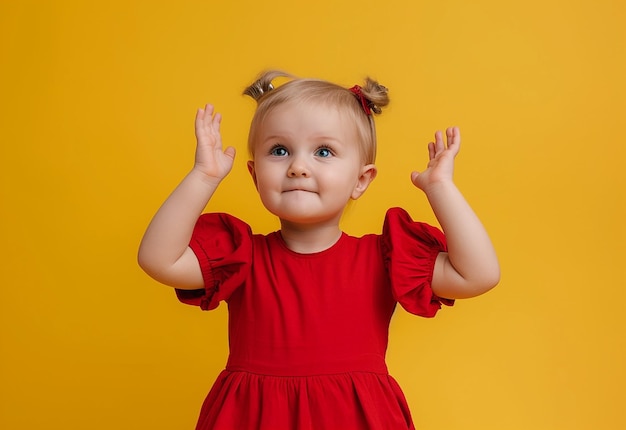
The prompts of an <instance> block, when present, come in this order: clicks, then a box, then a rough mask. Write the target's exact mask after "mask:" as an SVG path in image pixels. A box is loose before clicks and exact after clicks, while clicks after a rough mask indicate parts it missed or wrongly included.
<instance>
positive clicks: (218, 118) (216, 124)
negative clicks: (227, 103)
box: [212, 113, 222, 133]
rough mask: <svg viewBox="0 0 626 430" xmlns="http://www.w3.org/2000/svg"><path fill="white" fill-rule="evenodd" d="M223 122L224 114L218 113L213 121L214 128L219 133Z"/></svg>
mask: <svg viewBox="0 0 626 430" xmlns="http://www.w3.org/2000/svg"><path fill="white" fill-rule="evenodd" d="M221 124H222V114H221V113H216V114H215V116H214V117H213V122H212V126H213V130H214V131H215V132H217V133H219V132H220V125H221Z"/></svg>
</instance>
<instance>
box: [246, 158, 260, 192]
mask: <svg viewBox="0 0 626 430" xmlns="http://www.w3.org/2000/svg"><path fill="white" fill-rule="evenodd" d="M248 172H250V176H252V180H253V181H254V187H255V188H256V189H257V190H258V189H259V186H258V184H257V182H256V173H255V171H254V160H248Z"/></svg>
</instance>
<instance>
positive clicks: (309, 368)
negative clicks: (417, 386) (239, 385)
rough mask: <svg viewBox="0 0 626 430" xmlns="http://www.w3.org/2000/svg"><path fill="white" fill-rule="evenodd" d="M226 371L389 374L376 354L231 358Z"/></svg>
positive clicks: (306, 374)
mask: <svg viewBox="0 0 626 430" xmlns="http://www.w3.org/2000/svg"><path fill="white" fill-rule="evenodd" d="M226 370H229V371H240V372H249V373H256V374H260V375H271V376H314V375H333V374H339V373H350V372H371V373H378V374H385V375H386V374H388V370H387V365H386V363H385V359H384V357H381V356H379V355H374V354H370V355H362V356H359V357H351V358H350V359H343V360H341V359H335V360H324V361H315V360H298V361H288V360H285V361H280V360H276V361H272V362H266V361H262V360H258V359H255V358H253V357H248V358H246V359H242V358H241V357H233V356H230V357H229V358H228V363H227V365H226Z"/></svg>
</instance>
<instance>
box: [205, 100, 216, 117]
mask: <svg viewBox="0 0 626 430" xmlns="http://www.w3.org/2000/svg"><path fill="white" fill-rule="evenodd" d="M213 109H214V108H213V105H212V104H209V103H207V104H206V105H205V106H204V119H205V120H206V121H208V120H210V119H211V118H212V117H213Z"/></svg>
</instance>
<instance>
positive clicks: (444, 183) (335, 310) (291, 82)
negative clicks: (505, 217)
mask: <svg viewBox="0 0 626 430" xmlns="http://www.w3.org/2000/svg"><path fill="white" fill-rule="evenodd" d="M277 77H284V78H287V79H288V81H287V82H286V83H284V84H283V85H280V86H277V88H274V86H273V85H272V82H273V81H274V80H275V78H277ZM245 94H247V95H250V96H252V97H253V98H255V99H256V101H257V103H258V105H257V110H256V112H255V115H254V118H253V119H252V123H251V126H250V133H249V141H248V149H249V152H250V156H251V160H250V161H249V162H248V170H249V172H250V174H251V176H252V180H253V181H254V184H255V186H256V188H257V190H258V192H259V195H260V197H261V201H262V203H263V205H264V206H265V208H267V210H269V211H270V212H271V213H273V214H274V215H276V216H277V217H278V218H279V220H280V230H279V231H276V232H273V233H270V234H268V235H260V234H254V233H252V231H251V229H250V227H249V226H248V225H247V224H246V223H245V222H243V221H241V220H239V219H237V218H235V217H233V216H230V215H227V214H223V213H210V214H204V215H201V213H202V211H203V210H204V207H205V206H206V204H207V203H208V202H209V200H210V198H211V196H212V195H213V193H214V192H215V190H216V188H217V187H218V185H219V184H220V182H221V180H222V179H224V177H225V176H226V175H227V174H228V173H229V172H230V170H231V168H232V165H233V160H234V157H235V150H234V148H232V147H226V148H225V149H224V148H223V147H222V142H221V137H220V121H221V116H220V114H219V113H215V112H214V109H213V106H211V105H206V107H205V108H204V109H199V110H198V113H197V115H196V138H197V148H196V155H195V165H194V167H193V169H192V170H191V172H190V173H189V174H188V175H187V176H186V177H185V178H184V179H183V181H182V182H181V184H180V185H179V186H178V187H177V188H176V190H175V191H174V192H173V193H172V194H171V195H170V197H168V199H167V200H166V201H165V203H164V204H163V206H162V207H161V208H160V209H159V210H158V212H157V213H156V215H155V217H154V219H153V220H152V222H151V224H150V226H149V227H148V229H147V231H146V233H145V236H144V238H143V241H142V243H141V246H140V250H139V263H140V265H141V267H142V268H143V269H144V270H145V271H146V272H147V273H148V274H149V275H150V276H152V277H153V278H154V279H156V280H157V281H159V282H162V283H164V284H167V285H170V286H172V287H174V288H175V289H176V293H177V296H178V298H179V299H180V300H181V301H182V302H183V303H187V304H192V305H197V306H200V308H201V309H204V310H208V309H214V308H215V307H217V306H218V304H219V302H221V301H226V302H227V303H228V310H229V342H230V354H229V357H228V362H227V364H226V368H225V370H223V371H222V372H221V374H220V375H219V376H218V378H217V380H216V382H215V384H214V386H213V388H212V389H211V391H210V392H209V394H208V396H207V398H206V400H205V402H204V404H203V406H202V409H201V413H200V418H199V421H198V424H197V429H206V430H208V429H211V430H222V429H228V430H233V429H238V430H241V429H254V430H256V429H268V430H283V429H294V430H295V429H298V430H304V429H315V430H319V429H324V430H328V429H357V430H359V429H364V430H365V429H385V430H393V429H412V428H414V427H413V422H412V419H411V415H410V412H409V408H408V405H407V402H406V400H405V398H404V395H403V394H402V391H401V389H400V387H399V386H398V384H397V383H396V381H395V380H394V379H393V378H392V377H391V376H390V375H389V374H388V371H387V366H386V364H385V352H386V348H387V334H388V328H389V322H390V319H391V316H392V313H393V311H394V308H395V306H396V303H400V305H401V306H402V307H403V308H404V309H406V310H407V311H409V312H411V313H414V314H417V315H421V316H424V317H432V316H434V315H435V314H436V312H437V310H438V309H439V308H440V307H441V304H442V303H443V304H446V305H452V304H453V300H454V299H457V298H467V297H473V296H477V295H479V294H482V293H484V292H486V291H487V290H489V289H491V288H492V287H493V286H495V285H496V283H497V282H498V280H499V266H498V261H497V258H496V255H495V251H494V249H493V247H492V244H491V242H490V240H489V237H488V236H487V233H486V232H485V230H484V228H483V226H482V225H481V223H480V221H479V220H478V218H477V217H476V215H475V214H474V212H473V211H472V209H471V208H470V206H469V205H468V204H467V203H466V201H465V199H464V198H463V196H462V195H461V193H460V192H459V190H458V189H457V187H456V186H455V184H454V182H453V180H452V173H453V164H454V158H455V156H456V154H457V153H458V151H459V146H460V143H461V136H460V133H459V130H458V128H456V127H453V128H448V129H447V131H446V138H445V141H444V137H443V135H442V133H441V132H437V133H435V139H434V142H431V143H430V144H429V145H428V152H429V163H428V166H427V168H426V169H425V170H424V171H423V172H421V173H418V172H413V173H412V174H411V180H412V182H413V184H415V186H416V187H417V188H419V189H421V190H422V191H423V192H424V193H425V194H426V196H427V197H428V200H429V202H430V205H431V206H432V209H433V211H434V213H435V215H436V217H437V219H438V221H439V223H440V225H441V227H442V229H443V231H444V232H445V236H444V234H442V233H441V231H440V230H438V229H436V228H434V227H431V226H429V225H426V224H422V223H417V222H413V221H412V220H411V218H410V217H409V215H408V214H407V213H406V212H405V211H404V210H402V209H400V208H393V209H390V210H389V211H388V212H387V215H386V218H385V221H384V225H383V231H382V234H369V235H365V236H363V237H360V238H357V237H352V236H349V235H347V234H345V233H343V232H342V231H341V230H340V228H339V220H340V218H341V215H342V213H343V211H344V209H345V207H346V205H347V204H348V202H349V201H350V200H351V199H358V198H359V197H360V196H361V195H362V194H363V193H364V192H365V191H366V190H367V187H368V186H369V184H370V183H371V181H372V180H373V179H374V178H375V176H376V173H377V170H376V166H375V165H374V158H375V153H376V134H375V128H374V119H373V115H374V114H380V113H381V109H382V108H383V107H384V106H386V105H387V103H388V96H387V89H386V88H385V87H383V86H382V85H379V84H378V83H376V82H374V81H372V80H370V79H367V80H366V82H365V84H364V86H363V87H360V86H358V85H357V86H354V87H352V88H349V89H347V88H344V87H341V86H338V85H335V84H333V83H329V82H326V81H322V80H315V79H299V78H296V77H293V76H290V75H287V74H283V73H281V72H266V73H264V74H262V75H261V76H260V78H259V79H258V80H257V81H256V82H254V83H253V84H252V85H251V86H250V87H249V88H248V89H246V91H245Z"/></svg>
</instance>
